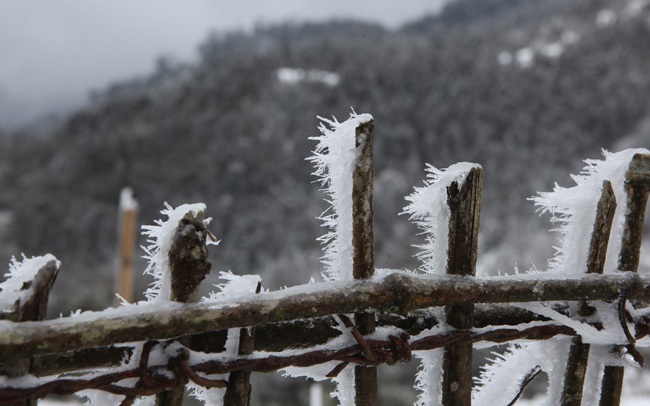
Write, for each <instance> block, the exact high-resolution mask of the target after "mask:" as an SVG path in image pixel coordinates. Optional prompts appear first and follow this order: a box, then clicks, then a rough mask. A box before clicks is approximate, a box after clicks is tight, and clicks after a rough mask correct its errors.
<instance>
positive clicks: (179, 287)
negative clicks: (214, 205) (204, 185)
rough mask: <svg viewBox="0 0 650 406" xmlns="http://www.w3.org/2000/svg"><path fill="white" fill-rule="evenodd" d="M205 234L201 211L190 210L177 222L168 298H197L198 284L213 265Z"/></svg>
mask: <svg viewBox="0 0 650 406" xmlns="http://www.w3.org/2000/svg"><path fill="white" fill-rule="evenodd" d="M207 236H208V231H207V228H206V226H205V223H204V221H203V212H199V213H194V212H189V213H187V214H186V215H185V217H183V219H182V220H181V221H180V222H179V224H178V227H177V228H176V232H175V235H174V240H173V242H172V246H171V248H170V249H169V265H170V270H171V280H172V283H171V300H175V301H177V302H188V301H192V302H194V301H196V295H197V293H198V288H199V285H200V284H201V282H202V281H203V279H205V276H206V275H207V274H208V273H210V268H211V267H212V264H211V263H210V261H209V260H208V247H207Z"/></svg>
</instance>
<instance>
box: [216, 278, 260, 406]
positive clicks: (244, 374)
mask: <svg viewBox="0 0 650 406" xmlns="http://www.w3.org/2000/svg"><path fill="white" fill-rule="evenodd" d="M261 290H262V282H260V283H258V284H257V289H256V290H255V293H260V291H261ZM254 346H255V327H244V328H242V329H240V330H239V352H238V354H239V355H250V354H252V353H253V350H254ZM250 379H251V371H250V370H248V371H247V370H240V371H233V372H231V373H230V376H229V377H228V388H227V389H226V394H225V396H224V398H223V404H224V406H249V405H250V402H251V391H252V388H251V383H250Z"/></svg>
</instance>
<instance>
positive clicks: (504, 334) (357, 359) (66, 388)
mask: <svg viewBox="0 0 650 406" xmlns="http://www.w3.org/2000/svg"><path fill="white" fill-rule="evenodd" d="M344 319H345V317H344V318H343V319H342V320H344ZM348 321H349V322H350V323H351V320H349V318H348ZM636 322H637V324H639V323H640V324H641V325H642V326H644V328H643V329H639V331H650V328H647V326H645V324H647V321H646V320H645V319H638V320H636ZM344 323H346V322H345V321H344ZM557 335H567V336H576V335H577V333H576V332H575V331H574V330H573V329H571V328H570V327H567V326H564V325H558V324H553V323H551V322H545V323H540V324H538V325H534V326H531V327H528V328H525V329H520V328H516V327H503V328H493V329H490V330H487V331H481V330H479V331H475V330H453V331H450V332H448V333H445V334H437V335H431V336H426V337H421V338H417V339H411V338H410V337H409V335H408V334H407V333H405V332H402V333H399V334H396V335H392V336H390V337H388V339H384V340H373V339H366V338H364V339H363V340H360V341H361V342H357V343H355V344H353V345H350V346H347V347H344V348H338V349H317V350H314V349H312V350H305V351H304V352H302V353H299V354H292V355H283V354H282V353H279V355H271V356H265V357H260V358H258V357H255V356H242V357H238V358H236V359H230V360H227V361H223V360H218V359H215V360H210V361H205V362H201V363H197V364H193V365H192V364H190V363H189V355H190V352H189V351H188V350H187V349H185V348H181V349H180V350H179V351H178V353H177V354H176V356H174V357H171V358H170V359H169V362H168V363H167V364H166V365H157V366H147V364H148V361H149V356H150V352H151V350H152V348H153V347H154V346H155V345H156V344H157V343H156V342H155V341H151V342H146V343H145V344H144V345H143V348H142V352H141V354H140V360H139V362H138V366H137V367H136V368H133V369H128V370H123V371H120V372H112V373H107V374H105V375H99V376H94V377H93V378H89V379H84V378H74V379H73V378H66V379H57V380H53V381H50V382H47V383H44V384H42V385H38V386H34V387H31V388H12V387H4V388H0V404H9V403H13V402H16V401H19V400H24V399H29V398H35V397H43V396H45V395H47V394H65V395H68V394H72V393H75V392H78V391H81V390H85V389H98V390H104V391H108V392H111V393H116V394H119V395H124V396H126V398H125V399H124V401H123V404H124V405H128V404H129V399H131V398H134V397H136V396H151V395H155V394H156V393H159V392H161V391H164V390H168V389H170V388H174V387H176V386H177V385H179V384H185V383H187V382H188V381H189V380H191V381H193V382H195V383H196V384H198V385H201V386H204V387H212V388H214V387H220V388H222V387H225V386H226V385H227V382H226V381H224V380H215V379H209V378H204V377H202V376H200V375H198V373H199V372H200V373H207V374H225V373H230V372H233V371H238V370H248V371H252V372H271V371H276V370H279V369H283V368H286V367H289V366H298V367H309V366H313V365H319V364H323V363H326V362H330V361H339V364H338V365H337V366H336V367H335V368H334V369H333V370H332V371H331V372H330V373H329V374H328V377H335V376H337V375H338V374H339V373H340V372H341V371H342V370H343V369H345V367H347V366H348V365H349V364H351V363H352V364H359V365H378V364H381V363H387V364H394V363H396V362H407V361H409V360H410V359H411V356H412V355H411V353H412V351H425V350H431V349H435V348H441V347H444V346H446V345H450V344H456V343H476V342H479V341H489V342H493V343H502V342H508V341H513V340H518V339H529V340H546V339H549V338H551V337H554V336H557ZM639 338H640V337H639ZM362 342H363V343H365V346H367V348H363V347H364V345H363V344H362ZM367 351H368V352H369V353H371V354H372V356H371V357H368V356H367ZM215 355H216V356H217V357H218V354H215ZM370 358H372V359H374V360H373V361H371V359H370ZM170 372H171V373H172V374H173V378H170V377H169V374H170ZM130 378H138V382H136V384H135V385H134V386H133V387H123V386H120V385H118V383H119V382H120V381H123V380H125V379H130Z"/></svg>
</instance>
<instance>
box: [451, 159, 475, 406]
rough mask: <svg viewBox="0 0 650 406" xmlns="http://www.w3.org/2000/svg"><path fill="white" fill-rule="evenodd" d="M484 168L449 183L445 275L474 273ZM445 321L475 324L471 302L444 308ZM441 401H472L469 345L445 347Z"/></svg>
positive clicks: (464, 404) (455, 405)
mask: <svg viewBox="0 0 650 406" xmlns="http://www.w3.org/2000/svg"><path fill="white" fill-rule="evenodd" d="M482 191H483V169H482V168H480V167H473V168H472V169H470V171H469V173H468V174H467V177H466V178H465V182H464V183H463V184H462V187H460V189H459V186H458V182H452V183H451V185H450V186H449V187H448V188H447V203H448V205H449V209H450V211H451V216H450V218H449V248H448V251H447V255H448V259H447V274H450V275H460V276H470V277H471V276H475V275H476V258H477V252H478V231H479V223H480V217H481V193H482ZM445 312H446V316H447V323H448V324H449V325H450V326H452V327H454V328H457V329H471V328H472V327H474V305H473V304H469V303H468V304H457V305H450V306H446V307H445ZM443 371H444V376H443V380H442V404H443V405H444V406H469V405H471V403H472V344H471V343H470V344H458V345H449V346H446V347H445V348H444V355H443Z"/></svg>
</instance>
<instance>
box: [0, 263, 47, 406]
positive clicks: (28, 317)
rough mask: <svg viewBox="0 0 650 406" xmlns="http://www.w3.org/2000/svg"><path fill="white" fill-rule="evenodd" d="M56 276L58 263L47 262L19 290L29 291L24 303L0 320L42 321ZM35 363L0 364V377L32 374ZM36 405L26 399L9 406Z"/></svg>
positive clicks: (31, 361) (18, 361)
mask: <svg viewBox="0 0 650 406" xmlns="http://www.w3.org/2000/svg"><path fill="white" fill-rule="evenodd" d="M58 274H59V265H58V262H57V261H55V260H52V261H48V262H47V263H46V264H45V265H44V266H43V267H41V269H39V270H38V271H37V272H36V275H35V276H34V279H32V280H31V281H30V282H26V283H24V284H23V287H22V288H21V290H29V295H30V296H29V297H27V298H26V300H25V301H23V302H20V303H18V304H17V307H16V309H15V310H14V311H13V312H12V313H8V314H2V315H0V318H2V319H8V320H11V321H15V322H22V321H40V320H43V319H44V318H45V315H46V313H47V302H48V299H49V295H50V290H51V289H52V285H54V281H55V280H56V277H57V275H58ZM37 362H38V361H37V359H30V358H25V359H17V360H14V361H9V362H5V363H0V375H6V376H8V377H19V376H23V375H27V374H30V373H33V372H34V370H35V369H36V368H37ZM36 403H37V400H36V399H27V400H23V401H18V402H15V403H11V404H10V405H11V406H36Z"/></svg>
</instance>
